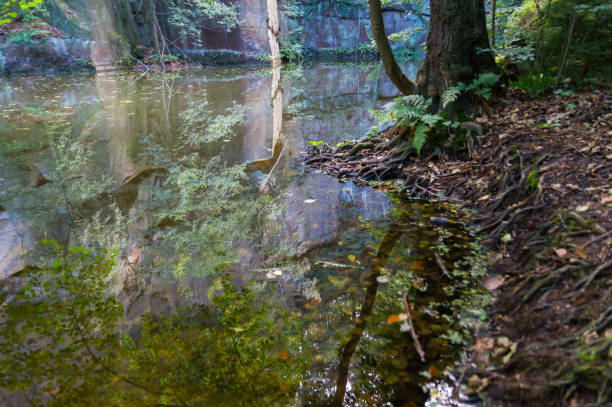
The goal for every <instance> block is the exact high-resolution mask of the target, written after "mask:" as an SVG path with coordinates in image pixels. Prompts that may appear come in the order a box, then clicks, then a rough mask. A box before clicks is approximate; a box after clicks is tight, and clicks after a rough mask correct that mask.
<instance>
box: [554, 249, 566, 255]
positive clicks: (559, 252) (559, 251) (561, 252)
mask: <svg viewBox="0 0 612 407" xmlns="http://www.w3.org/2000/svg"><path fill="white" fill-rule="evenodd" d="M554 250H555V253H557V256H559V257H565V256H567V250H565V249H554Z"/></svg>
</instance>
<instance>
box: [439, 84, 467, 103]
mask: <svg viewBox="0 0 612 407" xmlns="http://www.w3.org/2000/svg"><path fill="white" fill-rule="evenodd" d="M461 90H462V89H461V88H460V87H459V86H453V87H452V88H448V89H446V90H445V91H444V92H442V108H443V109H445V108H446V106H448V105H449V104H451V103H453V102H454V101H455V100H457V98H458V97H459V94H460V93H461Z"/></svg>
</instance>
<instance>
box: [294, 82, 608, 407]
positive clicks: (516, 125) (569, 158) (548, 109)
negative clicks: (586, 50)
mask: <svg viewBox="0 0 612 407" xmlns="http://www.w3.org/2000/svg"><path fill="white" fill-rule="evenodd" d="M491 111H492V114H490V115H488V114H483V115H482V116H481V117H478V118H476V119H475V122H476V123H478V124H479V125H480V126H481V127H482V130H483V132H482V134H481V135H480V136H479V137H474V138H473V140H474V149H473V153H472V154H471V157H469V154H463V156H461V155H455V156H454V157H449V156H448V155H444V154H432V155H430V156H428V157H427V156H425V154H423V155H422V156H421V158H420V159H414V160H412V161H403V162H402V163H400V164H397V165H395V166H394V167H393V168H389V167H388V166H385V165H384V164H383V163H385V158H386V157H385V155H386V154H389V151H390V150H389V149H388V148H385V146H386V145H388V144H389V143H390V140H392V136H393V131H389V132H388V133H387V134H386V135H383V137H378V138H374V139H372V140H368V141H367V142H365V143H364V142H363V141H362V142H361V143H362V145H361V146H360V147H359V148H353V147H354V145H347V146H344V147H343V148H340V149H338V150H335V149H333V148H331V147H327V146H317V147H315V148H312V149H311V150H310V152H309V154H308V155H307V157H306V158H305V161H306V163H307V164H308V165H310V166H312V167H314V168H317V169H320V170H323V171H325V172H328V173H330V174H333V175H336V176H338V177H339V178H346V179H351V180H354V181H357V182H372V181H373V180H374V181H375V182H376V181H380V180H387V181H386V184H388V185H392V186H393V188H395V189H397V190H401V191H402V192H403V193H406V194H408V195H410V196H415V195H420V196H422V197H427V198H429V199H434V200H436V199H437V200H454V201H457V202H459V203H460V204H462V205H463V206H465V207H467V208H470V209H472V210H474V211H475V212H476V215H475V228H476V229H477V230H478V232H479V233H481V234H482V236H483V237H484V242H485V246H486V247H487V248H488V249H489V250H490V253H489V255H490V267H489V274H488V277H487V279H486V281H485V286H486V287H487V288H488V289H489V290H490V291H491V292H492V293H493V299H492V304H491V306H490V308H489V321H488V325H487V327H486V328H485V329H484V330H483V331H481V332H479V334H478V337H477V340H476V342H475V344H474V346H473V347H472V348H471V349H470V352H469V355H470V361H471V363H470V364H468V366H466V369H465V372H464V375H463V376H462V380H461V381H462V383H461V384H462V387H463V388H464V390H465V392H466V393H467V394H471V395H476V396H478V397H480V398H481V399H482V400H484V401H485V404H486V405H495V406H565V405H567V406H572V407H573V406H589V405H590V406H611V405H612V250H611V246H612V216H611V212H612V189H611V188H612V92H610V91H609V90H591V91H588V92H579V93H573V94H571V95H569V96H562V95H551V96H548V97H545V98H541V99H536V100H530V99H527V98H526V97H524V96H523V95H521V94H519V93H517V92H514V93H511V94H508V95H507V97H505V98H504V99H503V100H500V101H497V102H496V104H494V105H493V106H492V109H491ZM476 133H477V132H475V134H474V136H476V135H477V134H476ZM372 170H373V171H372ZM389 179H392V180H391V181H389Z"/></svg>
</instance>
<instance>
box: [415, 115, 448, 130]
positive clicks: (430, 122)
mask: <svg viewBox="0 0 612 407" xmlns="http://www.w3.org/2000/svg"><path fill="white" fill-rule="evenodd" d="M420 120H421V122H422V123H423V124H425V125H426V126H428V127H433V126H435V125H436V123H438V122H440V121H442V120H444V118H443V117H442V116H440V115H438V114H424V115H423V116H422V117H421V119H420Z"/></svg>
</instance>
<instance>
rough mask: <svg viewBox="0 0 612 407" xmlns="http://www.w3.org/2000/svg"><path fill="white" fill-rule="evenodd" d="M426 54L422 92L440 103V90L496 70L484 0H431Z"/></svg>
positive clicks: (419, 79) (420, 83) (419, 78)
mask: <svg viewBox="0 0 612 407" xmlns="http://www.w3.org/2000/svg"><path fill="white" fill-rule="evenodd" d="M430 8H431V18H430V21H429V32H428V34H427V55H426V56H425V61H424V62H423V65H421V68H420V69H419V74H418V76H417V84H418V87H419V93H421V94H422V95H424V96H426V97H429V98H432V99H433V101H434V106H437V105H438V102H439V98H440V95H441V93H442V92H443V91H444V90H445V89H447V88H448V87H451V86H454V85H456V84H457V82H464V83H470V82H472V80H473V79H474V78H475V77H477V76H478V75H479V74H480V73H483V72H494V71H495V62H494V61H493V56H492V54H491V52H489V51H486V52H480V53H479V52H478V51H479V50H481V49H487V48H489V38H488V36H487V29H486V19H485V11H484V0H432V1H431V2H430Z"/></svg>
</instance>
